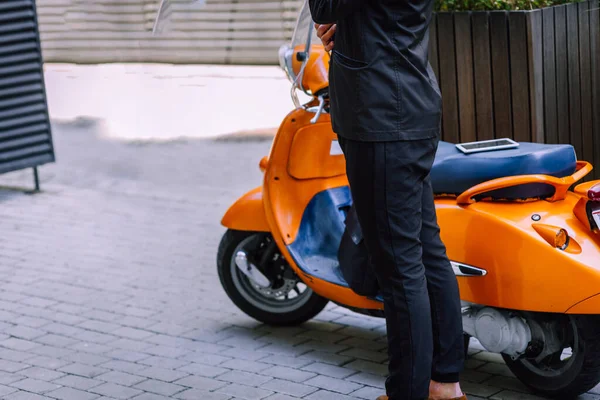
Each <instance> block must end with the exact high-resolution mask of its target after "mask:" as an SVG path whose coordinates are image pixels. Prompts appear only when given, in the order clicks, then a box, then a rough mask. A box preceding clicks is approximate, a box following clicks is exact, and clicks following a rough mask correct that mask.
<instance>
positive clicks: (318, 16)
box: [308, 0, 365, 24]
mask: <svg viewBox="0 0 600 400" xmlns="http://www.w3.org/2000/svg"><path fill="white" fill-rule="evenodd" d="M362 1H365V0H309V1H308V3H309V6H310V13H311V14H312V18H313V20H314V21H315V22H316V23H317V24H332V23H335V22H336V21H337V20H339V19H341V18H343V17H345V16H346V15H348V14H350V13H351V12H352V11H354V10H356V9H357V8H358V6H359V5H360V3H361V2H362Z"/></svg>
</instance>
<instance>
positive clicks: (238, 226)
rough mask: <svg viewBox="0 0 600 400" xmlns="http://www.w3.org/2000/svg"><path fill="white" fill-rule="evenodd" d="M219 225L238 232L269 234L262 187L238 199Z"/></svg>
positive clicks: (269, 229)
mask: <svg viewBox="0 0 600 400" xmlns="http://www.w3.org/2000/svg"><path fill="white" fill-rule="evenodd" d="M221 224H222V225H223V226H225V227H226V228H229V229H235V230H238V231H252V232H270V231H271V228H270V227H269V223H268V222H267V216H266V214H265V206H264V203H263V196H262V187H257V188H255V189H253V190H251V191H249V192H248V193H246V194H245V195H243V196H242V197H240V198H239V199H238V200H237V201H236V202H235V203H233V205H232V206H231V207H229V210H227V212H226V213H225V215H224V216H223V219H222V220H221Z"/></svg>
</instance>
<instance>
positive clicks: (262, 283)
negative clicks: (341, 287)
mask: <svg viewBox="0 0 600 400" xmlns="http://www.w3.org/2000/svg"><path fill="white" fill-rule="evenodd" d="M217 269H218V272H219V279H220V281H221V285H222V286H223V289H224V290H225V292H226V293H227V296H229V298H230V299H231V301H233V303H234V304H235V305H236V306H237V307H238V308H239V309H240V310H242V311H243V312H244V313H246V314H248V315H249V316H250V317H252V318H254V319H256V320H258V321H261V322H263V323H265V324H268V325H276V326H290V325H299V324H301V323H303V322H306V321H308V320H310V319H311V318H313V317H314V316H316V315H317V314H318V313H320V312H321V311H322V310H323V308H325V306H326V305H327V303H328V300H327V299H325V298H323V297H321V296H319V295H318V294H316V293H315V292H313V291H312V290H311V288H310V287H308V286H307V285H306V284H305V283H304V282H302V281H301V280H300V278H299V277H298V276H297V275H296V274H295V273H294V271H293V270H292V268H291V267H290V265H289V264H288V263H287V261H286V260H285V258H284V257H283V255H282V254H281V252H280V251H279V249H278V248H277V244H276V243H275V241H274V240H273V237H272V236H271V235H270V234H268V233H263V232H244V231H235V230H228V231H227V232H225V234H224V235H223V238H222V239H221V243H220V245H219V251H218V254H217Z"/></svg>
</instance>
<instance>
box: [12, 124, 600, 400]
mask: <svg viewBox="0 0 600 400" xmlns="http://www.w3.org/2000/svg"><path fill="white" fill-rule="evenodd" d="M98 129H99V128H98V125H97V123H96V122H93V121H91V122H89V121H88V122H87V123H81V124H78V125H57V126H55V141H56V147H57V154H58V163H57V164H55V165H49V166H45V167H43V168H42V169H41V176H42V189H43V192H42V193H39V194H35V195H28V194H25V193H23V192H22V191H19V190H13V189H7V188H4V189H1V190H0V221H1V222H0V398H2V399H7V400H23V399H31V400H37V399H61V400H88V399H89V400H100V399H102V400H108V399H136V400H158V399H167V398H168V399H181V400H184V399H198V400H227V399H247V400H254V399H269V400H287V399H296V398H302V399H308V400H312V399H314V400H350V399H375V398H376V397H377V396H378V395H380V394H382V393H383V385H384V380H385V375H386V365H385V362H386V359H387V355H386V344H385V327H384V323H383V320H380V319H376V318H368V317H364V316H359V315H356V314H353V313H352V312H349V311H346V310H344V309H342V308H339V307H336V306H328V308H327V309H326V310H325V311H324V312H322V313H321V314H320V315H319V316H318V317H317V318H315V319H314V320H313V321H311V322H309V323H306V324H304V325H302V326H299V327H294V328H272V327H268V326H265V325H262V324H259V323H257V322H255V321H254V320H252V319H250V318H248V317H246V316H245V315H243V314H242V313H240V312H239V311H238V310H237V309H236V308H235V307H234V306H233V305H232V303H231V302H230V301H229V300H228V298H227V297H226V296H225V294H224V292H223V291H222V289H221V286H220V284H219V282H218V277H217V275H216V270H215V254H216V248H217V245H218V241H219V239H220V236H221V234H222V232H223V228H222V227H220V225H219V219H220V216H221V215H222V213H223V211H224V210H225V208H226V207H227V205H228V204H229V203H231V201H233V200H234V199H235V198H236V196H239V195H240V194H241V193H243V192H244V191H245V190H247V189H249V188H250V187H251V186H252V185H254V184H258V183H259V181H260V172H259V170H258V167H257V163H258V160H259V159H260V156H262V155H263V154H265V153H266V152H267V151H268V148H269V145H270V144H269V143H268V142H258V143H253V142H240V143H237V142H233V143H220V142H209V141H185V140H183V141H177V142H171V143H160V144H157V143H139V142H138V143H120V142H109V141H107V140H105V139H103V138H102V136H101V135H100V134H99V133H98ZM30 179H31V178H30V172H29V171H23V172H18V173H14V174H9V175H6V176H2V177H0V184H1V185H3V186H4V187H21V188H23V187H28V186H30V185H31V182H30ZM470 351H471V354H472V356H471V358H470V359H469V361H468V363H467V366H468V368H467V371H466V372H465V373H464V375H463V385H464V389H465V390H466V392H467V393H468V394H469V395H471V396H470V398H471V399H479V398H492V399H533V398H535V397H534V396H532V395H531V394H530V393H529V392H528V391H527V389H526V388H525V387H524V386H523V385H521V384H520V383H518V382H517V381H516V380H515V379H514V378H513V377H512V376H511V374H510V372H508V370H507V369H506V366H505V365H504V364H503V363H502V361H501V360H500V359H499V357H498V356H495V355H491V354H488V353H485V352H480V351H479V350H478V348H477V346H476V345H475V346H474V347H472V348H471V350H470ZM584 398H586V399H600V390H595V391H594V392H592V393H590V394H589V395H586V396H584Z"/></svg>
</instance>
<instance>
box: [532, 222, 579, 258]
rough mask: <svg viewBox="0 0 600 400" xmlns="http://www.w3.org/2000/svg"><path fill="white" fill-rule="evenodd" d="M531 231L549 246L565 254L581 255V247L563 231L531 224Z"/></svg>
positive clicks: (548, 226) (557, 228)
mask: <svg viewBox="0 0 600 400" xmlns="http://www.w3.org/2000/svg"><path fill="white" fill-rule="evenodd" d="M533 229H535V231H536V232H537V233H538V234H539V235H540V236H541V237H542V238H543V239H544V240H545V241H546V242H548V244H550V245H551V246H553V247H555V248H557V249H559V250H563V251H566V252H567V253H574V254H579V253H581V246H580V245H579V243H577V242H576V241H575V240H574V239H573V238H571V237H570V236H569V233H568V232H567V231H566V230H565V229H563V228H559V227H557V226H552V225H545V224H533Z"/></svg>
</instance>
